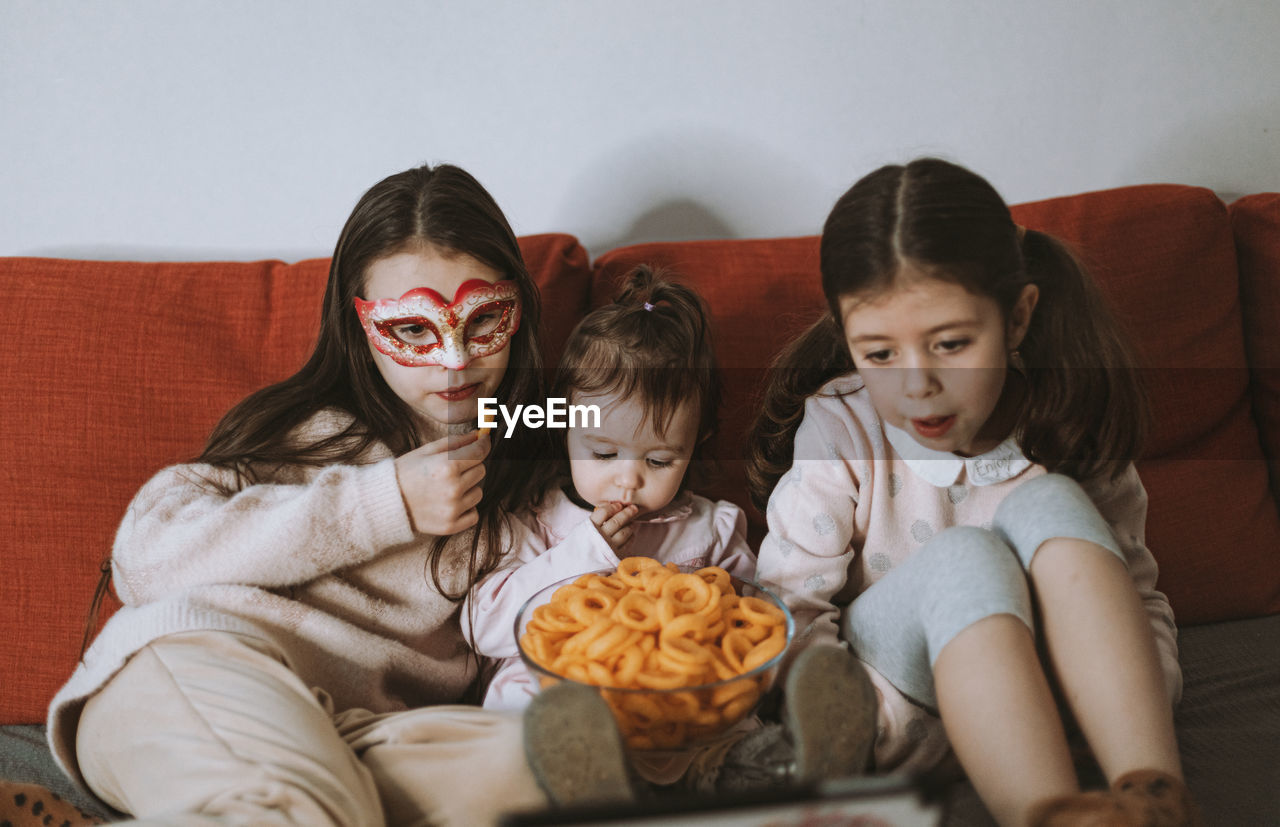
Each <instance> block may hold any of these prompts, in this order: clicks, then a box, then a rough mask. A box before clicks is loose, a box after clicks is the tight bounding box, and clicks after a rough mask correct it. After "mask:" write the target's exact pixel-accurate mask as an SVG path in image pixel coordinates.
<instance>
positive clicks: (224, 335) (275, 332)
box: [0, 234, 590, 723]
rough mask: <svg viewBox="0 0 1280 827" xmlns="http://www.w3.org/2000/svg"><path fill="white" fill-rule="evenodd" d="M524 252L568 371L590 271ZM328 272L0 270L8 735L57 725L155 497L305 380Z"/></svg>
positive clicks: (1, 700) (542, 248)
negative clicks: (275, 393)
mask: <svg viewBox="0 0 1280 827" xmlns="http://www.w3.org/2000/svg"><path fill="white" fill-rule="evenodd" d="M520 244H521V248H522V250H523V251H524V255H525V259H526V261H527V263H528V265H529V268H530V270H531V272H532V273H533V275H534V278H535V279H536V280H537V282H538V284H539V286H540V288H541V290H542V297H543V304H544V314H543V315H544V324H543V335H544V337H545V340H546V347H547V350H548V351H549V352H548V357H549V358H551V359H554V358H556V357H557V356H558V353H559V348H560V347H562V346H563V343H564V340H565V338H566V337H567V336H568V333H569V330H570V329H571V327H572V325H573V324H574V323H575V321H576V319H577V318H578V317H579V316H580V315H581V312H582V308H583V306H584V305H585V302H586V298H587V287H588V280H589V277H590V271H589V268H588V266H587V254H586V251H585V250H584V249H583V248H582V247H581V246H580V245H579V244H578V243H577V241H576V240H575V239H574V238H572V237H570V236H565V235H560V234H546V235H538V236H530V237H526V238H522V239H521V240H520ZM327 271H328V260H327V259H313V260H310V261H302V262H298V263H296V264H285V263H282V262H279V261H261V262H254V263H224V262H205V263H166V264H158V263H149V264H139V263H132V262H95V261H69V260H55V259H33V258H10V259H0V283H3V285H4V290H5V293H6V295H8V296H10V300H11V304H10V308H9V311H8V312H9V314H10V315H9V323H8V324H6V325H5V326H4V333H3V334H2V335H3V336H4V341H3V345H2V346H0V382H3V386H4V387H7V388H9V389H10V390H9V391H8V393H7V395H6V398H5V399H4V400H3V401H2V402H0V405H2V406H3V409H4V422H5V430H6V434H5V439H4V440H3V442H0V468H3V469H4V475H5V480H6V489H7V493H6V494H5V507H4V508H3V509H2V510H0V537H3V538H4V539H3V540H0V542H3V543H4V551H3V559H4V561H5V577H4V578H3V579H0V628H3V629H4V630H5V639H4V640H3V641H2V642H0V674H2V675H4V684H5V688H4V691H3V692H2V693H0V723H36V722H41V721H43V720H44V716H45V709H46V706H47V704H48V702H49V699H50V698H51V697H52V696H53V693H54V692H55V691H56V689H57V687H58V686H59V685H60V684H61V683H62V682H63V681H65V680H66V679H67V677H68V676H69V675H70V674H71V671H72V669H73V668H74V666H75V662H76V657H77V653H78V651H79V648H80V642H81V633H82V628H83V624H84V622H85V618H86V616H87V609H88V606H89V602H90V597H91V595H92V593H93V590H94V586H95V584H96V582H97V579H98V572H99V564H100V562H101V561H102V560H103V559H104V558H105V557H106V556H107V555H108V554H109V552H110V549H111V542H112V538H113V536H114V534H115V529H116V526H117V525H118V524H119V522H120V519H121V517H122V516H123V515H124V511H125V507H126V506H127V505H128V503H129V500H130V499H131V498H132V497H133V495H134V493H136V492H137V490H138V488H139V487H140V486H141V485H142V483H143V482H145V481H146V480H147V478H148V477H150V476H151V475H152V474H153V473H155V472H156V471H157V470H159V469H160V468H161V467H163V466H165V465H168V464H170V463H174V462H181V461H185V460H188V459H190V458H191V457H193V456H195V455H196V454H197V453H198V452H199V451H200V449H201V447H202V446H203V444H204V440H205V438H206V437H207V436H208V434H209V432H210V430H211V429H212V428H213V426H214V424H215V423H216V422H217V420H218V419H219V418H220V417H221V416H222V415H223V414H224V413H225V412H226V411H227V409H228V408H230V407H231V405H232V404H234V403H235V402H237V401H238V400H240V399H241V398H242V397H244V396H245V395H246V394H248V393H249V392H250V391H253V390H255V389H257V388H259V387H261V386H263V385H266V384H269V383H271V382H274V381H278V380H280V379H283V378H285V377H286V376H288V375H290V374H291V373H292V372H293V371H295V370H296V369H297V368H298V367H299V366H300V365H301V364H302V362H303V360H304V359H305V358H306V356H307V355H308V353H309V352H310V349H311V347H312V345H313V343H314V340H315V335H316V330H317V328H318V319H319V310H320V301H321V297H322V294H323V292H324V284H325V280H326V277H327ZM264 331H265V332H266V338H265V339H262V338H261V337H262V336H263V333H264ZM114 608H115V605H114V604H108V605H107V606H106V607H105V609H104V611H103V612H102V613H101V618H100V621H105V619H106V617H107V616H108V614H109V612H110V611H111V610H112V609H114Z"/></svg>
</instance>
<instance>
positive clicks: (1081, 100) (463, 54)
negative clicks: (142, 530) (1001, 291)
mask: <svg viewBox="0 0 1280 827" xmlns="http://www.w3.org/2000/svg"><path fill="white" fill-rule="evenodd" d="M1278 42H1280V3H1276V2H1274V0H1266V1H1265V2H1264V1H1263V0H1257V1H1256V2H1252V1H1251V0H1130V1H1129V2H1120V1H1119V0H1117V2H1101V1H1100V0H1080V1H1079V2H1061V0H1054V2H1036V0H969V1H968V2H958V1H957V0H916V2H905V1H904V0H865V1H864V2H836V0H799V2H797V1H796V0H788V1H787V2H783V0H777V1H776V2H763V0H648V1H647V2H605V1H604V0H599V1H597V2H590V1H589V0H543V1H542V2H527V1H526V2H522V0H487V1H486V2H413V0H392V1H391V2H381V3H355V2H352V3H349V4H347V3H338V2H305V1H304V0H225V1H224V0H196V1H191V2H179V0H128V1H127V2H126V0H100V1H99V2H91V0H80V1H76V0H0V170H3V172H2V173H0V255H58V256H72V257H84V258H143V259H196V258H230V259H247V258H258V257H280V258H285V259H289V260H292V259H297V258H301V257H307V256H315V255H328V253H329V251H330V249H331V247H332V244H333V241H334V239H335V238H336V236H337V232H338V229H339V228H340V226H341V224H342V222H343V221H344V220H345V218H346V215H347V213H348V212H349V210H350V208H351V206H352V205H353V204H354V202H355V200H356V198H357V197H358V196H359V194H360V193H361V192H363V191H364V190H365V189H366V188H367V187H368V186H370V185H371V184H373V183H374V182H375V181H376V180H378V179H379V178H381V177H383V176H384V175H387V174H389V173H391V172H395V171H398V170H400V169H403V168H405V167H408V166H411V165H415V164H418V163H421V162H424V161H429V162H441V161H448V162H452V163H457V164H460V165H462V166H464V167H466V168H467V169H469V170H470V171H472V172H473V173H474V174H475V175H476V176H477V177H478V178H479V179H480V180H481V181H482V182H483V183H484V184H485V185H486V186H487V187H488V188H489V189H490V190H491V191H492V192H493V193H494V195H495V197H497V199H498V201H499V203H500V204H502V205H503V207H504V209H505V210H506V212H507V214H508V217H509V218H510V219H511V222H512V224H513V225H514V227H515V229H516V231H517V232H518V233H521V234H524V233H535V232H542V231H552V230H556V231H564V232H570V233H573V234H575V235H577V236H578V237H579V238H581V239H582V241H583V242H584V243H585V244H586V245H587V247H588V248H589V249H590V250H592V252H593V253H599V252H603V251H604V250H606V249H608V248H609V247H611V246H614V245H617V244H621V243H626V242H631V241H641V240H652V239H656V238H698V237H756V236H775V235H798V234H808V233H815V232H817V231H818V229H819V227H820V225H821V222H822V220H823V218H824V216H825V215H826V212H827V210H828V209H829V207H830V205H831V203H832V202H833V201H834V200H835V198H836V197H837V196H838V195H839V193H840V192H842V191H843V190H844V189H845V188H846V187H847V186H848V185H849V184H850V183H851V182H852V181H853V180H854V179H855V178H857V177H858V176H860V175H861V174H863V173H865V172H868V171H870V170H871V169H872V168H874V167H876V166H878V165H880V164H882V163H885V162H892V161H901V160H906V159H909V158H911V157H913V156H915V155H917V154H922V153H931V154H942V155H944V156H946V157H950V158H952V159H955V160H958V161H960V162H962V163H964V164H966V165H968V166H970V167H972V168H974V169H976V170H978V171H979V172H981V173H983V174H985V175H987V176H988V177H989V178H990V179H991V180H992V182H993V183H994V184H995V185H996V186H997V187H998V188H999V189H1000V190H1001V191H1002V192H1003V193H1004V195H1005V197H1006V198H1007V199H1008V200H1009V201H1010V202H1018V201H1025V200H1031V199H1037V198H1045V197H1051V196H1056V195H1066V194H1072V193H1076V192H1082V191H1086V190H1092V189H1101V188H1107V187H1114V186H1121V185H1127V184H1136V183H1149V182H1165V181H1167V182H1177V183H1185V184H1196V185H1202V186H1206V187H1210V188H1212V189H1214V190H1216V191H1218V192H1219V193H1220V194H1223V195H1224V196H1226V197H1232V196H1234V195H1237V194H1241V193H1247V192H1257V191H1262V190H1280V47H1277V43H1278Z"/></svg>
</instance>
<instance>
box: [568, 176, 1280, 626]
mask: <svg viewBox="0 0 1280 827" xmlns="http://www.w3.org/2000/svg"><path fill="white" fill-rule="evenodd" d="M1014 216H1015V219H1016V220H1018V221H1019V222H1020V223H1022V224H1025V225H1027V226H1030V227H1034V228H1036V229H1041V230H1045V231H1047V232H1051V233H1053V234H1055V235H1058V236H1060V237H1062V238H1064V239H1066V240H1067V241H1068V242H1070V243H1072V244H1074V245H1075V246H1076V247H1077V249H1078V251H1080V252H1081V253H1082V257H1083V258H1085V259H1086V260H1087V262H1088V263H1089V264H1090V266H1091V267H1092V268H1093V271H1094V273H1095V274H1096V276H1097V278H1098V279H1099V281H1100V282H1101V284H1102V287H1103V290H1104V292H1105V293H1106V294H1107V296H1108V297H1109V299H1110V300H1111V301H1112V303H1113V305H1114V307H1115V309H1116V311H1117V313H1118V314H1119V316H1120V317H1121V319H1122V321H1124V322H1125V323H1127V325H1128V326H1129V328H1130V329H1131V331H1132V332H1133V334H1134V337H1135V339H1136V340H1137V344H1138V346H1139V349H1140V352H1141V358H1142V360H1143V365H1144V368H1145V370H1144V371H1143V374H1144V378H1145V379H1146V380H1147V382H1148V383H1149V385H1150V389H1151V396H1152V403H1153V407H1154V409H1155V414H1156V422H1155V427H1154V432H1153V433H1152V435H1151V440H1150V444H1149V445H1148V447H1147V451H1146V454H1145V456H1144V457H1143V458H1142V460H1141V461H1140V462H1139V463H1138V468H1139V471H1140V473H1141V475H1142V479H1143V481H1144V483H1145V484H1146V486H1147V489H1148V493H1149V495H1150V500H1151V502H1150V513H1149V519H1148V526H1147V527H1148V533H1147V539H1148V544H1149V545H1150V547H1151V549H1152V552H1153V553H1154V554H1155V556H1156V559H1157V560H1158V561H1159V563H1160V581H1159V587H1160V588H1161V589H1163V590H1164V591H1165V592H1166V593H1167V594H1168V595H1169V598H1170V600H1171V602H1172V603H1173V607H1174V611H1175V613H1176V615H1177V617H1178V620H1179V622H1181V623H1199V622H1205V621H1210V620H1222V619H1227V618H1232V617H1251V616H1254V615H1260V614H1268V613H1274V612H1280V517H1278V516H1277V509H1276V505H1275V502H1274V501H1273V500H1272V499H1271V497H1270V494H1269V492H1268V490H1267V480H1266V469H1265V466H1264V465H1263V463H1262V462H1261V461H1260V459H1261V457H1262V453H1261V448H1260V447H1259V442H1258V434H1257V429H1256V428H1255V426H1254V422H1253V419H1252V417H1251V416H1250V413H1249V410H1250V397H1249V382H1248V370H1247V368H1246V362H1245V355H1244V342H1243V334H1242V331H1241V320H1240V302H1239V297H1238V292H1237V278H1236V265H1235V253H1234V245H1233V242H1232V236H1231V227H1230V224H1229V222H1228V219H1227V212H1226V208H1225V206H1224V205H1223V204H1222V202H1221V201H1220V200H1219V199H1218V198H1217V197H1216V196H1215V195H1214V194H1213V193H1212V192H1210V191H1209V190H1204V189H1198V188H1194V187H1184V186H1173V185H1155V186H1142V187H1127V188H1122V189H1117V190H1110V191H1106V192H1097V193H1088V194H1084V195H1077V196H1069V197H1064V198H1056V199H1052V200H1047V201H1041V202H1036V203H1032V204H1023V205H1019V206H1017V207H1015V208H1014ZM640 263H648V264H653V265H659V266H664V267H669V268H671V269H672V270H673V271H674V272H676V273H677V274H679V275H681V276H683V277H684V280H686V281H688V282H689V283H691V284H693V285H694V286H696V287H697V288H698V289H699V290H700V291H701V292H702V294H703V296H704V297H705V298H706V299H707V301H708V303H709V304H710V306H711V310H712V315H713V324H714V326H715V329H716V335H717V340H716V347H717V353H718V356H719V358H720V360H721V363H722V364H723V365H724V366H725V368H726V376H725V384H726V399H725V405H724V407H723V409H722V431H721V434H720V437H719V440H718V442H717V443H716V446H715V449H714V455H715V456H716V457H718V458H719V459H720V461H721V466H722V472H723V473H722V476H721V478H720V480H719V482H718V484H717V485H715V486H713V487H711V488H709V489H708V491H707V492H706V493H708V495H709V496H716V497H724V498H727V499H730V500H732V501H734V502H737V503H738V504H740V505H742V506H743V507H747V505H748V503H747V497H746V491H745V473H744V462H743V460H742V456H743V444H744V443H743V439H742V438H743V435H744V434H745V433H746V431H747V429H748V427H749V426H750V423H751V420H752V418H753V417H754V415H755V412H756V411H757V410H758V408H759V405H758V399H759V392H760V390H761V388H762V387H763V382H764V378H765V374H766V368H767V366H768V365H769V363H770V362H771V361H772V359H773V358H774V357H775V356H776V355H777V353H778V350H779V349H780V348H781V346H782V344H783V343H784V342H785V341H786V340H787V339H788V338H790V337H791V336H792V335H794V334H795V333H796V332H798V331H799V330H800V329H802V328H803V327H804V325H805V324H806V323H807V322H808V321H810V320H812V319H813V318H815V317H816V315H817V314H820V313H821V312H823V307H824V302H823V299H822V295H821V289H820V286H819V279H818V239H817V238H816V237H804V238H787V239H775V240H763V241H762V240H749V241H691V242H673V243H649V244H639V245H633V246H629V247H624V248H619V249H617V250H613V251H610V252H608V253H606V254H605V255H603V256H601V257H600V258H599V260H597V261H596V263H595V284H594V285H593V287H592V294H591V299H592V304H593V305H599V304H601V303H603V302H605V301H607V300H608V299H609V298H610V297H611V296H612V295H613V293H614V291H615V290H616V286H617V283H618V281H619V279H620V278H621V277H622V276H623V275H624V274H625V273H626V271H627V270H629V269H630V268H631V267H632V266H634V265H636V264H640ZM748 513H749V518H750V520H751V528H752V536H753V538H757V539H758V538H759V536H760V535H761V534H762V532H763V517H762V516H761V515H760V514H759V513H758V512H756V511H754V510H753V509H751V510H749V512H748Z"/></svg>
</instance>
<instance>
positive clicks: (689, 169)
mask: <svg viewBox="0 0 1280 827" xmlns="http://www.w3.org/2000/svg"><path fill="white" fill-rule="evenodd" d="M803 160H804V159H803V156H798V155H795V154H784V153H781V152H779V151H778V150H777V149H775V148H774V147H771V146H768V145H767V144H763V143H760V142H758V141H754V140H752V139H751V138H750V137H747V136H744V135H743V134H742V133H741V132H736V131H729V130H723V129H707V128H705V127H697V126H695V127H692V128H689V129H684V128H682V129H681V130H680V131H679V132H678V133H675V134H673V133H671V132H669V131H668V132H658V133H654V134H648V135H644V136H641V137H633V138H629V139H627V140H626V141H624V142H623V143H621V144H620V145H616V146H609V147H606V148H605V149H604V150H603V151H602V152H600V153H599V154H598V155H597V156H595V157H594V158H590V159H587V160H586V161H585V162H584V164H583V165H582V168H581V169H578V170H576V171H575V173H574V175H573V177H572V180H571V181H570V182H569V184H568V186H567V188H566V190H565V196H564V200H563V202H562V206H561V207H560V208H559V209H558V210H556V211H555V215H554V218H553V221H554V224H555V226H556V227H558V228H559V229H561V230H562V231H564V232H571V233H573V234H574V235H576V236H577V237H578V239H579V240H580V241H581V242H582V245H583V246H584V247H586V248H587V251H588V252H589V253H590V254H591V257H592V258H593V259H594V258H595V257H597V256H599V255H601V254H602V253H605V252H607V251H609V250H612V249H615V248H617V247H623V246H627V245H630V244H639V243H643V242H650V241H695V240H700V239H734V238H767V237H778V236H787V235H809V234H813V233H816V232H817V231H818V228H819V227H820V226H821V225H822V221H823V219H824V218H825V217H826V214H827V212H828V210H830V208H831V204H832V203H834V201H835V198H836V196H838V195H839V192H840V191H842V190H843V187H841V186H840V184H842V183H845V182H844V181H843V178H844V176H843V175H832V176H827V175H822V176H820V177H819V176H815V175H814V172H813V170H812V169H811V168H809V167H807V166H806V165H805V164H804V163H803Z"/></svg>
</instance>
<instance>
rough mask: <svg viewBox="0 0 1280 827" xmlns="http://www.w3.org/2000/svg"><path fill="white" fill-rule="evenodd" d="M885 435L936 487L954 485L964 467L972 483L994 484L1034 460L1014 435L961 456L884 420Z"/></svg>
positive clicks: (918, 471) (1014, 474) (1009, 476)
mask: <svg viewBox="0 0 1280 827" xmlns="http://www.w3.org/2000/svg"><path fill="white" fill-rule="evenodd" d="M880 424H881V426H882V427H883V428H884V435H885V437H887V438H888V440H889V444H890V445H892V446H893V450H895V451H897V452H898V456H900V457H902V461H903V462H905V463H906V464H907V467H908V468H910V469H911V470H912V471H913V472H914V473H915V474H916V475H917V476H918V477H920V478H921V479H923V480H924V481H925V482H927V483H929V484H930V485H932V486H934V487H935V488H946V487H948V486H951V485H955V484H956V482H957V481H958V480H959V479H960V472H961V471H968V481H969V482H970V483H972V484H973V485H992V484H994V483H997V482H1004V481H1005V480H1007V479H1012V478H1013V477H1016V476H1018V475H1019V474H1021V473H1022V472H1023V471H1025V470H1027V469H1028V468H1030V467H1031V460H1029V459H1027V458H1026V457H1025V456H1023V454H1022V449H1020V448H1019V447H1018V443H1017V441H1016V440H1014V438H1013V437H1012V436H1011V437H1009V438H1008V439H1006V440H1005V441H1004V442H1001V443H1000V444H999V445H997V446H996V447H994V448H992V449H991V450H990V451H987V452H986V453H982V454H979V455H978V456H976V457H961V456H957V455H956V454H949V453H947V452H946V451H935V450H933V449H932V448H926V447H924V446H923V445H921V444H920V443H919V442H916V441H915V440H914V439H913V438H912V437H911V434H909V433H907V432H906V431H904V430H902V429H901V428H895V427H894V426H892V425H890V424H889V423H888V422H885V421H884V420H881V422H880Z"/></svg>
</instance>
